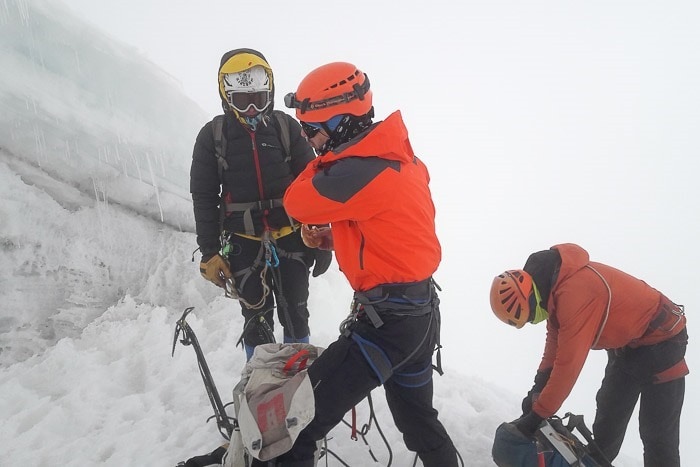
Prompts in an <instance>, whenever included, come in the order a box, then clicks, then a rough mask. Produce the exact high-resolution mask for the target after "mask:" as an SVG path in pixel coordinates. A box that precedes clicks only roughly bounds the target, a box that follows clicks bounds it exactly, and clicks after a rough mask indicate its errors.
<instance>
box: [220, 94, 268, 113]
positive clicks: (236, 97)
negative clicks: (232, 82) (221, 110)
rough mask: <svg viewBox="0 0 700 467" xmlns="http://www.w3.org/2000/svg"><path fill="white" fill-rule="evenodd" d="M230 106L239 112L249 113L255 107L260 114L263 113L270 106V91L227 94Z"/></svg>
mask: <svg viewBox="0 0 700 467" xmlns="http://www.w3.org/2000/svg"><path fill="white" fill-rule="evenodd" d="M226 100H227V101H228V103H229V105H230V106H231V107H233V108H234V109H236V110H238V111H239V112H241V113H243V112H247V111H248V109H250V106H253V108H254V109H255V110H257V111H258V112H262V111H263V110H265V109H266V108H267V106H268V105H270V91H256V92H235V91H229V92H227V93H226Z"/></svg>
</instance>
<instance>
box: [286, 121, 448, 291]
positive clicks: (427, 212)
mask: <svg viewBox="0 0 700 467" xmlns="http://www.w3.org/2000/svg"><path fill="white" fill-rule="evenodd" d="M338 150H339V152H337V153H335V152H328V153H326V154H324V155H323V156H321V157H318V158H316V159H315V160H314V161H312V162H311V163H309V165H307V167H306V169H305V170H304V171H303V172H302V173H301V174H300V175H299V176H298V177H297V178H296V179H295V180H294V182H293V183H292V184H291V185H290V186H289V188H288V189H287V192H286V193H285V196H284V206H285V209H286V210H287V213H288V214H289V215H290V216H292V217H293V218H295V219H297V220H299V221H300V222H302V223H304V224H326V223H330V224H331V230H332V233H333V244H334V249H335V255H336V260H337V261H338V265H339V266H340V269H341V270H342V271H343V273H344V274H345V276H346V277H347V278H348V280H349V281H350V285H351V286H352V288H353V289H354V290H356V291H365V290H369V289H371V288H372V287H375V286H377V285H380V284H393V283H405V282H417V281H421V280H424V279H427V278H429V277H430V276H431V275H432V274H433V272H435V270H436V269H437V266H438V264H439V263H440V258H441V250H440V243H439V242H438V239H437V236H436V235H435V207H434V206H433V201H432V198H431V194H430V189H429V188H428V183H429V181H430V177H429V175H428V170H427V168H426V167H425V165H424V164H423V163H422V162H421V161H420V160H419V159H418V158H417V157H416V156H415V155H414V154H413V149H412V148H411V144H410V142H409V140H408V131H407V130H406V127H405V126H404V123H403V120H402V119H401V113H400V112H398V111H397V112H394V113H393V114H391V115H390V116H389V117H388V118H387V119H386V120H384V121H383V122H379V123H377V124H375V125H374V126H373V127H372V128H371V129H370V131H369V132H368V133H366V134H365V135H364V136H361V137H360V138H358V139H356V140H352V141H350V142H349V143H348V144H345V145H343V146H340V147H339V148H338Z"/></svg>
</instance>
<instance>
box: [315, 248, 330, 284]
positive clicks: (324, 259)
mask: <svg viewBox="0 0 700 467" xmlns="http://www.w3.org/2000/svg"><path fill="white" fill-rule="evenodd" d="M312 251H313V254H314V261H315V264H314V270H313V272H312V273H311V275H312V276H313V277H318V276H320V275H321V274H323V273H324V272H326V271H328V267H329V266H330V265H331V261H333V252H332V251H330V250H320V249H318V248H314V249H313V250H312Z"/></svg>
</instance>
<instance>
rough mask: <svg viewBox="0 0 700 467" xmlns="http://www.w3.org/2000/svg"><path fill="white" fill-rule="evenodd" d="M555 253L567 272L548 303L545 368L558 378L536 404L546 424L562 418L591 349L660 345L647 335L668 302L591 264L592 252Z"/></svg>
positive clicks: (566, 249)
mask: <svg viewBox="0 0 700 467" xmlns="http://www.w3.org/2000/svg"><path fill="white" fill-rule="evenodd" d="M552 248H554V249H556V250H558V252H559V253H560V255H561V268H560V270H559V274H558V276H557V279H556V282H555V283H554V285H553V286H552V290H551V292H550V294H549V299H548V301H547V311H548V312H549V318H548V319H547V340H546V344H545V350H544V355H543V357H542V362H541V363H540V367H539V369H540V370H545V369H548V368H552V374H551V376H550V378H549V381H547V384H546V386H545V387H544V389H543V390H542V392H541V393H540V395H539V397H538V399H537V400H536V401H535V403H534V404H533V410H534V411H535V412H536V413H537V414H538V415H540V416H541V417H545V418H546V417H549V416H551V415H553V414H554V413H556V412H557V410H559V408H560V407H561V405H562V404H563V402H564V400H565V399H566V398H567V397H568V395H569V393H570V392H571V390H572V389H573V387H574V384H575V383H576V379H577V378H578V376H579V373H580V372H581V369H582V368H583V364H584V363H585V361H586V357H587V356H588V351H589V349H617V348H621V347H625V346H627V345H632V346H639V345H648V344H652V343H655V342H650V341H649V340H648V339H649V338H648V337H643V335H644V333H645V331H646V330H647V328H649V324H650V322H651V320H652V319H653V318H654V317H655V315H656V313H657V310H658V309H659V304H660V302H661V299H662V294H661V293H660V292H659V291H657V290H655V289H654V288H652V287H650V286H649V285H647V284H646V283H645V282H644V281H641V280H639V279H636V278H634V277H632V276H630V275H629V274H626V273H624V272H622V271H620V270H617V269H615V268H612V267H610V266H606V265H605V264H601V263H596V262H593V261H590V260H589V258H588V252H586V250H584V249H583V248H581V247H580V246H578V245H574V244H571V243H569V244H562V245H556V246H554V247H552ZM599 274H600V276H599ZM601 276H602V277H601ZM543 298H544V297H543ZM608 301H609V310H608ZM606 311H607V313H606ZM683 324H684V323H683ZM683 327H684V326H678V327H677V329H675V330H674V332H673V333H672V334H669V335H668V336H667V337H669V338H670V337H671V336H672V335H675V334H677V333H678V332H680V331H681V330H682V329H683ZM657 342H658V340H657Z"/></svg>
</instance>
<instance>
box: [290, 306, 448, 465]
mask: <svg viewBox="0 0 700 467" xmlns="http://www.w3.org/2000/svg"><path fill="white" fill-rule="evenodd" d="M436 300H437V299H436ZM427 306H430V307H433V306H434V312H433V313H429V314H426V315H424V316H404V317H387V316H385V315H382V318H383V320H384V324H383V325H382V326H381V327H380V328H374V326H372V324H371V323H370V322H369V321H366V320H364V319H361V320H359V321H358V322H356V323H355V324H354V325H353V326H352V327H351V330H352V333H356V334H358V335H360V336H361V337H362V338H363V339H366V340H368V341H370V342H372V343H374V344H376V345H378V346H379V347H380V348H382V349H383V351H384V352H385V353H386V355H387V356H388V358H389V360H390V361H391V362H392V363H393V364H394V365H395V364H397V363H399V362H403V361H404V360H405V359H406V358H407V357H408V360H407V361H405V363H404V364H403V366H401V367H400V368H396V369H395V372H394V374H393V375H392V376H390V377H389V378H388V379H387V380H386V382H385V383H384V391H385V393H386V398H387V402H388V405H389V409H390V410H391V414H392V416H393V418H394V423H395V424H396V427H397V428H398V429H399V431H400V432H401V433H402V434H403V439H404V442H405V443H406V446H407V447H408V449H409V450H411V451H414V452H417V453H418V456H419V457H420V459H421V461H422V462H423V465H424V466H425V467H456V466H457V453H456V450H455V447H454V445H453V444H452V440H451V439H450V437H449V435H448V434H447V432H446V431H445V428H444V427H443V425H442V423H440V421H439V420H438V412H437V410H435V408H434V407H433V381H432V377H431V372H432V367H431V361H432V353H433V349H434V345H435V339H436V338H437V336H438V333H439V311H438V309H437V304H429V305H427ZM377 308H378V310H379V312H380V314H381V309H380V306H377ZM426 335H427V336H428V338H427V339H424V338H425V337H426ZM414 351H415V353H414ZM308 371H309V376H310V378H311V383H312V385H313V387H314V396H315V403H316V414H315V417H314V419H313V421H312V422H311V424H309V425H308V426H307V427H306V428H305V429H304V430H303V431H302V432H301V434H300V435H299V438H298V439H297V440H296V443H295V444H294V447H293V448H292V450H291V451H290V452H288V453H286V454H285V455H283V456H282V457H281V458H280V459H279V460H278V464H277V465H281V466H293V465H307V464H308V465H313V464H311V463H309V460H310V459H312V458H313V454H314V451H315V449H316V441H317V440H319V439H322V438H323V437H324V436H325V435H326V434H327V433H328V432H329V431H330V430H331V429H332V428H333V427H335V426H336V425H337V424H338V423H340V421H341V420H342V418H343V416H344V415H345V414H346V413H347V412H348V411H349V410H350V409H352V407H354V406H355V405H356V404H358V403H359V402H361V401H362V400H363V399H364V398H365V397H367V395H368V394H369V393H370V392H371V391H372V390H373V389H374V388H376V387H377V386H379V385H380V380H379V377H378V375H377V373H376V372H375V370H373V369H372V366H370V364H369V363H368V361H367V359H366V358H365V356H364V355H363V353H362V350H361V347H360V345H359V344H358V342H357V340H355V339H353V338H352V337H351V336H345V335H342V336H340V337H339V338H338V340H337V341H335V342H334V343H332V344H331V345H330V346H328V348H327V349H326V350H325V351H324V352H323V353H322V354H321V355H320V357H319V358H318V359H317V360H316V361H314V363H313V364H312V365H311V366H310V367H309V370H308ZM416 373H420V374H423V375H427V378H422V379H423V381H421V382H420V385H417V386H416V387H412V386H415V385H409V384H406V381H407V380H406V378H405V376H404V375H411V374H416Z"/></svg>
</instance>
